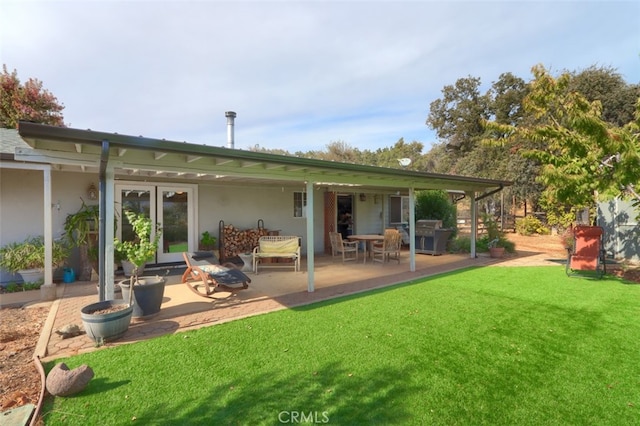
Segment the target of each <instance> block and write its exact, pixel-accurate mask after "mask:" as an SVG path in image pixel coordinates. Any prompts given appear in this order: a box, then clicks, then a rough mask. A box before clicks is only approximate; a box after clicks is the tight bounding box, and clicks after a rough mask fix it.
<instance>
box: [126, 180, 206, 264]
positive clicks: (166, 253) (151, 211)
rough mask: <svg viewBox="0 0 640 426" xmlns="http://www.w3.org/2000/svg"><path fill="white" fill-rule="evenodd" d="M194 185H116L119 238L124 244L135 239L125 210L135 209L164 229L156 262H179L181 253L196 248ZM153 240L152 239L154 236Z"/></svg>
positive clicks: (133, 183)
mask: <svg viewBox="0 0 640 426" xmlns="http://www.w3.org/2000/svg"><path fill="white" fill-rule="evenodd" d="M196 188H197V187H196V186H195V185H170V184H149V183H135V182H130V183H118V184H116V191H115V201H116V209H115V210H116V214H117V217H118V218H117V220H118V223H117V235H118V238H121V239H122V240H123V241H127V240H132V239H133V238H134V235H133V231H132V229H131V225H130V224H129V223H128V221H127V218H126V217H125V216H124V214H123V212H124V210H127V209H128V210H133V211H135V212H138V213H144V214H145V215H146V216H148V217H150V218H151V220H152V221H153V223H154V229H155V225H156V224H159V225H160V226H161V227H162V234H161V237H160V240H159V242H158V250H157V252H156V259H155V262H154V263H166V262H179V261H182V260H183V257H182V252H183V251H191V250H194V248H195V247H196V238H195V229H196V218H195V211H196V209H195V196H196V195H195V194H196V191H197V189H196ZM152 237H153V236H152Z"/></svg>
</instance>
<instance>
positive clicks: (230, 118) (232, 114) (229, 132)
mask: <svg viewBox="0 0 640 426" xmlns="http://www.w3.org/2000/svg"><path fill="white" fill-rule="evenodd" d="M224 116H225V117H227V148H231V149H233V148H234V145H235V141H234V139H233V122H234V120H235V118H236V113H235V112H233V111H227V112H225V113H224Z"/></svg>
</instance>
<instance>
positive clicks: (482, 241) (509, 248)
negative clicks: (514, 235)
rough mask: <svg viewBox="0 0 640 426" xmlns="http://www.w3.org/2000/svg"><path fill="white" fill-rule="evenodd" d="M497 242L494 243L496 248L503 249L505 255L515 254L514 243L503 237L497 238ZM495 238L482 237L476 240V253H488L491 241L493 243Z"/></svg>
mask: <svg viewBox="0 0 640 426" xmlns="http://www.w3.org/2000/svg"><path fill="white" fill-rule="evenodd" d="M497 239H498V241H496V243H494V244H495V246H496V247H504V251H506V252H507V253H515V251H516V243H514V242H513V241H509V240H508V239H507V238H506V237H505V236H504V235H501V236H499V237H497ZM495 240H496V239H495V238H493V239H492V238H489V236H488V235H483V236H482V237H480V238H478V239H477V240H476V251H477V252H478V253H484V252H488V251H489V246H490V245H491V242H492V241H495Z"/></svg>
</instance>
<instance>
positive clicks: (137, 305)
mask: <svg viewBox="0 0 640 426" xmlns="http://www.w3.org/2000/svg"><path fill="white" fill-rule="evenodd" d="M129 283H130V280H122V281H120V282H119V283H118V286H119V287H120V288H121V289H122V298H123V299H124V300H127V301H128V300H129V295H130V285H129ZM165 283H166V279H165V278H164V277H160V276H154V277H150V276H147V277H138V281H137V283H136V284H134V286H133V301H132V305H133V317H134V318H147V317H150V316H152V315H155V314H157V313H158V312H160V306H161V305H162V299H163V298H164V287H165Z"/></svg>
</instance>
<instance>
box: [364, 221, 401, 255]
mask: <svg viewBox="0 0 640 426" xmlns="http://www.w3.org/2000/svg"><path fill="white" fill-rule="evenodd" d="M401 248H402V235H401V234H400V232H398V230H397V229H386V230H385V231H384V240H382V242H378V243H374V244H373V245H372V246H371V258H372V260H373V261H374V262H380V263H385V262H389V260H391V259H393V260H397V261H398V263H400V251H401Z"/></svg>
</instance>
